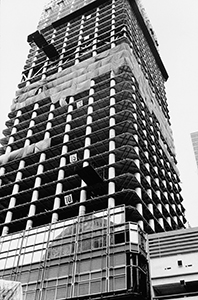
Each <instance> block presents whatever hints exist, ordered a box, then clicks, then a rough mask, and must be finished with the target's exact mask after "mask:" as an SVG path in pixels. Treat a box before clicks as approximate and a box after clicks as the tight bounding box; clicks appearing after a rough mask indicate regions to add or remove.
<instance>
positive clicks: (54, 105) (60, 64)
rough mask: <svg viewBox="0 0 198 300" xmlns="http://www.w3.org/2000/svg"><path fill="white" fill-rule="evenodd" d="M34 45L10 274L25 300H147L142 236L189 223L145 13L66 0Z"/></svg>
mask: <svg viewBox="0 0 198 300" xmlns="http://www.w3.org/2000/svg"><path fill="white" fill-rule="evenodd" d="M28 42H29V43H30V47H31V49H30V52H29V55H28V59H27V61H26V64H25V66H24V70H23V72H22V80H21V83H20V84H19V86H18V87H19V89H18V91H17V92H16V98H15V99H14V101H13V103H12V107H11V112H10V113H9V120H8V121H7V122H6V126H7V129H5V130H4V131H3V132H4V135H5V138H3V139H2V140H1V143H2V148H1V149H0V151H1V154H2V155H1V156H0V172H1V173H0V184H1V187H0V197H1V198H0V208H1V215H0V229H1V234H2V238H1V242H2V248H1V254H0V265H1V266H2V267H1V268H2V269H1V271H0V276H1V277H2V278H4V279H7V280H16V281H19V282H22V284H23V291H24V295H25V300H30V299H43V300H51V299H53V300H54V299H66V298H75V297H76V299H77V298H78V297H81V296H82V297H84V298H85V297H86V296H89V297H93V298H97V297H100V295H101V294H102V295H103V296H104V295H105V296H104V297H111V298H112V299H115V298H116V297H118V298H119V299H122V298H124V297H126V299H129V298H130V297H131V295H133V296H134V297H137V298H138V299H146V298H147V295H148V289H147V281H148V277H147V259H146V253H145V246H144V236H143V234H142V230H143V231H145V232H146V233H153V232H163V231H169V230H173V229H177V228H183V227H184V224H185V221H186V220H185V217H184V208H183V205H182V197H181V195H180V186H179V176H178V171H177V167H176V159H175V152H174V144H173V139H172V132H171V129H170V121H169V114H168V108H167V101H166V95H165V89H164V82H165V81H166V80H167V78H168V75H167V72H166V69H165V67H164V65H163V63H162V60H161V58H160V56H159V53H158V49H157V41H156V38H155V35H154V33H153V30H152V28H151V27H150V25H149V22H148V19H147V18H146V16H145V13H144V10H143V9H142V7H141V4H140V3H139V1H136V0H130V1H128V0H109V1H105V0H96V1H93V0H92V1H90V0H84V1H82V0H69V1H66V0H54V1H51V2H50V4H49V5H47V6H46V7H45V9H44V12H43V14H42V18H41V21H40V22H39V25H38V28H37V31H35V32H34V33H31V34H30V35H29V36H28ZM136 224H138V225H136ZM105 299H106V298H105ZM134 299H136V298H134Z"/></svg>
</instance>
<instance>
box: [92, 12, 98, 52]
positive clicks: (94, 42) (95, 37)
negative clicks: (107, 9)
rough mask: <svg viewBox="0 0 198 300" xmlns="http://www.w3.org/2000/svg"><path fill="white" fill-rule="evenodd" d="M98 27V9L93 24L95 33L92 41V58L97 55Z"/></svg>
mask: <svg viewBox="0 0 198 300" xmlns="http://www.w3.org/2000/svg"><path fill="white" fill-rule="evenodd" d="M98 27H99V8H98V7H97V9H96V22H95V32H94V40H93V47H92V50H93V56H96V55H97V38H98Z"/></svg>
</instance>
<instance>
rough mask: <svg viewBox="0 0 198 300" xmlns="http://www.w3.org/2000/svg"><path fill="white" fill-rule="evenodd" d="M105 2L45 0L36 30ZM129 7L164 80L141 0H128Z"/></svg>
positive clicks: (68, 19) (56, 23)
mask: <svg viewBox="0 0 198 300" xmlns="http://www.w3.org/2000/svg"><path fill="white" fill-rule="evenodd" d="M105 2H107V0H51V1H46V5H45V6H44V10H43V12H42V15H41V19H40V21H39V24H38V27H37V29H38V31H42V30H45V28H49V27H50V26H52V27H54V28H56V27H58V26H60V25H62V24H64V23H66V22H69V21H70V20H72V19H75V18H76V17H78V16H79V15H80V14H84V13H85V12H86V11H87V10H91V9H93V8H94V7H96V6H97V5H100V4H102V3H105ZM129 2H130V4H131V7H132V9H133V11H134V13H135V15H136V17H137V20H138V23H139V25H140V27H141V29H142V31H143V33H144V36H145V38H146V40H147V42H148V44H149V46H150V48H151V51H152V52H153V55H154V57H155V59H156V62H157V64H158V66H159V68H160V70H161V72H162V74H163V77H164V79H165V80H167V79H168V74H167V71H166V69H165V67H164V65H163V62H162V60H161V58H160V55H159V52H158V42H157V39H156V36H155V33H154V30H153V28H152V26H151V24H150V21H149V19H148V17H147V15H146V12H145V9H144V8H143V6H142V4H141V0H129Z"/></svg>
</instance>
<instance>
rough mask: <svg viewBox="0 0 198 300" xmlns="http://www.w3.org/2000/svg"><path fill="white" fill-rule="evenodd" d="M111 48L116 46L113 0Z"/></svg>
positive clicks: (113, 3) (113, 4) (113, 5)
mask: <svg viewBox="0 0 198 300" xmlns="http://www.w3.org/2000/svg"><path fill="white" fill-rule="evenodd" d="M110 35H111V37H110V43H111V48H114V47H115V46H116V44H115V1H114V0H112V15H111V33H110Z"/></svg>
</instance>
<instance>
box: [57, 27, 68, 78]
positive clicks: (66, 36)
mask: <svg viewBox="0 0 198 300" xmlns="http://www.w3.org/2000/svg"><path fill="white" fill-rule="evenodd" d="M69 28H70V22H68V23H67V28H66V31H65V39H64V43H63V48H62V53H61V56H60V60H59V67H58V72H60V71H62V63H63V61H62V59H63V57H64V53H65V47H66V46H67V40H68V32H69Z"/></svg>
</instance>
